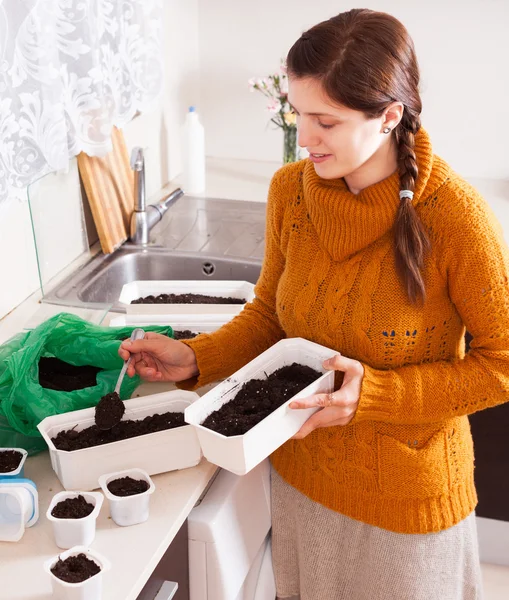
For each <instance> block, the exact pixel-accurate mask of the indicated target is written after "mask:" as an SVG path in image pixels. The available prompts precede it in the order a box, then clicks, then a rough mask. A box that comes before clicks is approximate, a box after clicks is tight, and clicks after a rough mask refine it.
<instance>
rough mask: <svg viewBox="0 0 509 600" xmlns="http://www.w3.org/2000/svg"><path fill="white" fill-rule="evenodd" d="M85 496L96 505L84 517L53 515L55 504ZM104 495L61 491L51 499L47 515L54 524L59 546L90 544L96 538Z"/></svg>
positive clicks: (69, 546)
mask: <svg viewBox="0 0 509 600" xmlns="http://www.w3.org/2000/svg"><path fill="white" fill-rule="evenodd" d="M80 495H81V496H83V497H84V498H85V500H86V501H87V502H89V503H90V504H93V505H94V510H93V511H92V512H91V513H90V514H89V515H88V516H86V517H83V518H82V519H58V518H57V517H54V516H52V514H51V511H52V510H53V509H54V508H55V506H56V505H57V504H58V503H59V502H62V501H63V500H66V499H67V498H77V497H78V496H80ZM103 500H104V496H103V495H102V494H101V492H59V493H58V494H55V495H54V496H53V498H52V500H51V503H50V505H49V508H48V511H47V512H46V517H47V519H48V521H51V524H52V526H53V535H54V536H55V542H56V544H57V546H58V547H59V548H72V547H73V546H90V544H91V543H92V542H93V541H94V538H95V528H96V521H97V517H98V516H99V512H100V510H101V506H102V503H103Z"/></svg>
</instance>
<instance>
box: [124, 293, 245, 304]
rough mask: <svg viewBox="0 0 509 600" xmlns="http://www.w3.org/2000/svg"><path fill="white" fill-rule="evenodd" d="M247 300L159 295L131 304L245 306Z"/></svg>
mask: <svg viewBox="0 0 509 600" xmlns="http://www.w3.org/2000/svg"><path fill="white" fill-rule="evenodd" d="M245 303H246V299H245V298H226V297H224V296H207V295H206V294H159V296H145V297H144V298H137V299H136V300H133V301H132V302H131V304H245Z"/></svg>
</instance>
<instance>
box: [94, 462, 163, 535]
mask: <svg viewBox="0 0 509 600" xmlns="http://www.w3.org/2000/svg"><path fill="white" fill-rule="evenodd" d="M121 477H132V478H133V479H143V480H144V481H146V482H147V483H148V485H149V487H148V489H147V490H146V491H145V492H143V493H141V494H134V495H133V496H115V494H112V493H111V492H110V490H109V489H108V483H110V481H114V480H115V479H120V478H121ZM99 485H100V486H101V489H102V491H103V492H104V495H105V496H106V498H108V500H109V503H110V513H111V518H112V519H113V520H114V521H115V523H116V524H117V525H120V526H121V527H128V526H130V525H137V524H138V523H143V522H145V521H146V520H147V519H148V517H149V508H150V496H151V495H152V494H153V493H154V490H155V489H156V487H155V485H154V482H153V481H152V479H150V477H149V476H148V473H146V472H145V471H143V469H127V470H125V471H118V472H117V473H107V474H106V475H101V477H99Z"/></svg>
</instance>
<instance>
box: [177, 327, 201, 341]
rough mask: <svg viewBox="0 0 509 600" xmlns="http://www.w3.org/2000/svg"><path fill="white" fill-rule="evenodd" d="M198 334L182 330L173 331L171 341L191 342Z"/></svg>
mask: <svg viewBox="0 0 509 600" xmlns="http://www.w3.org/2000/svg"><path fill="white" fill-rule="evenodd" d="M197 335H200V334H199V333H194V332H193V331H191V330H190V329H184V330H183V331H174V332H173V339H174V340H191V339H193V338H195V337H196V336H197Z"/></svg>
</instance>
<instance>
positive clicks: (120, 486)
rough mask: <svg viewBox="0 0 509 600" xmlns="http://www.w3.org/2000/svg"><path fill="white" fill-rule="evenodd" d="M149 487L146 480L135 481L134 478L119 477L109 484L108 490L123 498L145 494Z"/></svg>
mask: <svg viewBox="0 0 509 600" xmlns="http://www.w3.org/2000/svg"><path fill="white" fill-rule="evenodd" d="M149 487H150V486H149V484H148V483H147V482H146V481H145V480H144V479H133V478H132V477H119V478H118V479H114V480H113V481H110V482H109V483H108V490H109V491H110V492H111V493H112V494H113V495H114V496H122V497H125V496H135V495H136V494H143V492H146V491H147V490H148V488H149Z"/></svg>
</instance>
